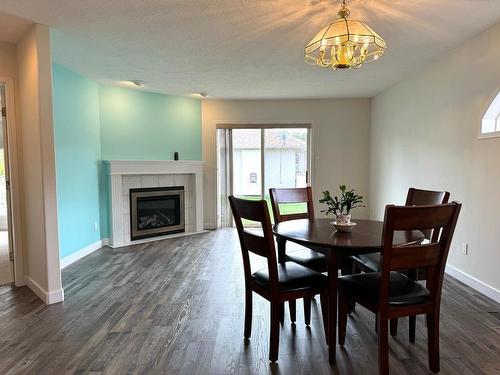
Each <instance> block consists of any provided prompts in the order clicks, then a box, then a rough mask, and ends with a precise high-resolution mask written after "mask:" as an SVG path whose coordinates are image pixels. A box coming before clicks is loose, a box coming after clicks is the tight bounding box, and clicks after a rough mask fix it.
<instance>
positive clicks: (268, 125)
mask: <svg viewBox="0 0 500 375" xmlns="http://www.w3.org/2000/svg"><path fill="white" fill-rule="evenodd" d="M312 125H313V123H312V121H309V122H279V123H276V122H263V123H249V122H243V123H237V122H217V123H216V126H215V149H216V152H215V154H216V160H215V164H216V168H217V170H216V185H217V186H216V189H215V202H216V205H217V204H218V203H217V202H218V199H219V196H220V191H219V187H220V181H219V176H220V171H219V170H218V168H219V160H218V158H219V154H218V152H217V146H218V135H217V133H218V130H219V129H226V130H230V131H232V130H234V129H259V130H261V139H260V145H261V150H260V158H261V160H260V164H261V171H260V173H261V175H262V178H261V196H265V152H264V149H265V147H264V146H265V130H266V129H307V171H306V184H307V185H308V186H311V187H312V186H313V176H314V170H313V169H314V167H313V166H314V163H313V160H312V156H313V155H314V154H313V149H312V147H313V142H312V137H313V126H312ZM229 135H230V136H229V149H228V152H229V157H228V160H229V165H228V166H227V168H228V170H229V171H230V173H229V176H230V177H229V187H228V196H229V195H232V194H233V172H232V171H233V155H232V154H233V139H232V133H229ZM229 216H230V217H232V213H231V212H229ZM215 223H216V224H215V226H216V228H218V226H219V217H218V207H216V208H215Z"/></svg>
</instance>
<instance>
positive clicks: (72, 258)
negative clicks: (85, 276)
mask: <svg viewBox="0 0 500 375" xmlns="http://www.w3.org/2000/svg"><path fill="white" fill-rule="evenodd" d="M108 243H109V239H108V238H103V239H102V240H99V241H97V242H94V243H93V244H90V245H88V246H86V247H84V248H83V249H81V250H78V251H77V252H75V253H73V254H71V255H69V256H67V257H64V258H62V259H61V260H60V263H61V269H63V268H65V267H68V266H69V265H70V264H73V263H75V262H76V261H77V260H80V259H82V258H83V257H86V256H87V255H89V254H91V253H93V252H94V251H96V250H99V249H100V248H101V247H103V246H106V245H107V244H108Z"/></svg>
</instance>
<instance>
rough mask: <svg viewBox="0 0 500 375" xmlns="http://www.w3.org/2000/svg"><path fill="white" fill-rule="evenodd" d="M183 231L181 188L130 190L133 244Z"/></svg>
mask: <svg viewBox="0 0 500 375" xmlns="http://www.w3.org/2000/svg"><path fill="white" fill-rule="evenodd" d="M184 231H185V220H184V187H183V186H173V187H158V188H139V189H130V237H131V240H132V241H134V240H138V239H143V238H149V237H156V236H164V235H168V234H174V233H181V232H184Z"/></svg>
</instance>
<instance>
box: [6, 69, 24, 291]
mask: <svg viewBox="0 0 500 375" xmlns="http://www.w3.org/2000/svg"><path fill="white" fill-rule="evenodd" d="M0 84H2V85H3V86H4V88H5V107H6V121H7V126H6V128H7V134H6V135H5V138H6V139H7V147H8V148H7V158H6V159H7V165H6V170H7V169H8V174H9V183H10V194H8V196H9V195H10V201H9V202H8V208H9V211H10V223H9V224H10V225H11V227H10V228H9V238H11V239H12V241H11V243H10V244H9V246H12V252H13V254H14V284H15V285H16V286H17V287H20V286H24V285H26V281H25V279H24V262H23V243H22V232H21V228H22V227H21V190H20V181H21V180H20V177H19V171H20V168H19V161H18V157H17V155H18V150H17V139H16V138H17V132H16V129H17V125H16V107H15V106H16V103H15V100H14V98H15V93H14V80H13V79H12V78H10V77H1V76H0Z"/></svg>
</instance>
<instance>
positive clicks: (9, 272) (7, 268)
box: [0, 83, 14, 285]
mask: <svg viewBox="0 0 500 375" xmlns="http://www.w3.org/2000/svg"><path fill="white" fill-rule="evenodd" d="M0 108H1V110H0V111H1V113H0V285H4V284H9V283H12V282H14V252H13V246H12V235H11V225H12V220H11V207H10V202H11V200H10V176H9V160H8V155H9V149H8V144H7V138H8V137H7V100H6V90H5V84H2V83H0Z"/></svg>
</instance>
